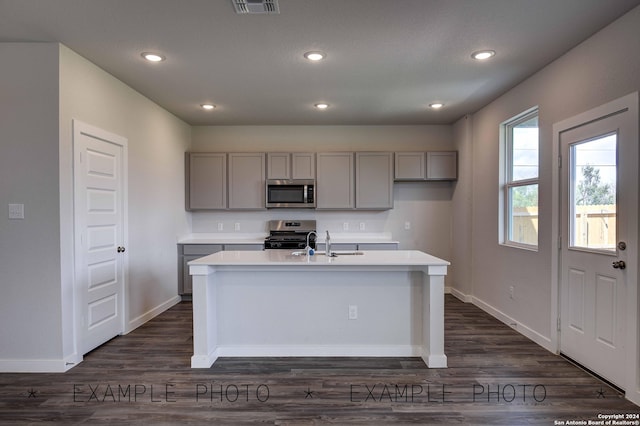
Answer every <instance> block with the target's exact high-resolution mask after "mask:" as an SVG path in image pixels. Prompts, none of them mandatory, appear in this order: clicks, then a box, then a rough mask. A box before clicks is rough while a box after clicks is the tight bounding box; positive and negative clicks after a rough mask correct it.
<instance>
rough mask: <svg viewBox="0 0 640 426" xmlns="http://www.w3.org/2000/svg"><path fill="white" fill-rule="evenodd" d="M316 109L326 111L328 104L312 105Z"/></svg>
mask: <svg viewBox="0 0 640 426" xmlns="http://www.w3.org/2000/svg"><path fill="white" fill-rule="evenodd" d="M314 106H315V107H316V108H318V109H327V108H329V104H327V103H324V102H320V103H317V104H315V105H314Z"/></svg>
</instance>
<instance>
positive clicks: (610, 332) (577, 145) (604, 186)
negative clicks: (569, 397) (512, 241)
mask: <svg viewBox="0 0 640 426" xmlns="http://www.w3.org/2000/svg"><path fill="white" fill-rule="evenodd" d="M630 115H631V113H630V112H629V110H627V109H620V110H614V111H612V112H609V113H607V114H605V115H602V116H600V117H596V118H592V119H590V120H589V121H587V122H584V123H581V124H578V125H576V126H573V127H572V128H569V129H566V130H564V131H562V132H561V133H560V139H559V140H560V153H561V164H562V170H561V177H560V184H561V191H560V192H561V215H560V218H561V242H562V244H561V250H560V324H561V326H560V351H561V352H562V353H564V354H565V355H567V356H569V357H570V358H572V359H574V360H576V361H577V362H579V363H581V364H583V365H584V366H585V367H587V368H589V369H591V370H592V371H594V372H596V373H597V374H599V375H601V376H602V377H604V378H606V379H608V380H609V381H611V382H613V383H614V384H616V385H618V386H620V387H621V388H623V389H624V388H625V387H626V385H627V383H626V380H627V376H628V373H629V371H628V364H627V363H628V362H630V360H629V359H628V357H630V356H632V355H631V354H633V353H635V350H633V349H632V348H631V346H633V344H634V342H630V341H629V340H630V339H629V331H631V329H633V330H635V329H636V327H635V325H634V324H635V321H636V318H635V315H636V310H635V309H633V308H630V306H631V305H629V304H628V298H629V297H631V296H632V295H634V294H636V292H635V291H630V288H629V286H630V285H633V286H635V285H636V283H635V282H631V281H630V280H629V275H628V273H629V271H630V270H631V269H632V268H637V265H636V264H635V263H636V262H635V261H634V260H636V259H637V258H638V257H637V231H636V226H635V225H634V223H633V221H637V217H638V216H637V210H638V206H637V197H636V195H635V194H634V192H635V193H637V182H638V180H637V179H638V171H637V168H638V158H637V155H638V151H637V144H638V141H637V131H636V130H635V129H633V127H632V123H633V122H634V120H630ZM634 276H635V274H634Z"/></svg>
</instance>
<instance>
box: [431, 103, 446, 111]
mask: <svg viewBox="0 0 640 426" xmlns="http://www.w3.org/2000/svg"><path fill="white" fill-rule="evenodd" d="M443 106H444V104H443V103H442V102H434V103H432V104H429V108H433V109H440V108H442V107H443Z"/></svg>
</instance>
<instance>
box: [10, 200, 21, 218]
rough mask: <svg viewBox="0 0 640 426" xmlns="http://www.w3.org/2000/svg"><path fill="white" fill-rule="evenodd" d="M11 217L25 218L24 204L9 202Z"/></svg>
mask: <svg viewBox="0 0 640 426" xmlns="http://www.w3.org/2000/svg"><path fill="white" fill-rule="evenodd" d="M9 219H24V204H9Z"/></svg>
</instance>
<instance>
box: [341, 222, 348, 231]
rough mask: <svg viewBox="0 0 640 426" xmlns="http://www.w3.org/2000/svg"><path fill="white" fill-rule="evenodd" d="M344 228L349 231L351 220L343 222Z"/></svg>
mask: <svg viewBox="0 0 640 426" xmlns="http://www.w3.org/2000/svg"><path fill="white" fill-rule="evenodd" d="M342 230H343V231H348V230H349V222H345V223H343V224H342Z"/></svg>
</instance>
